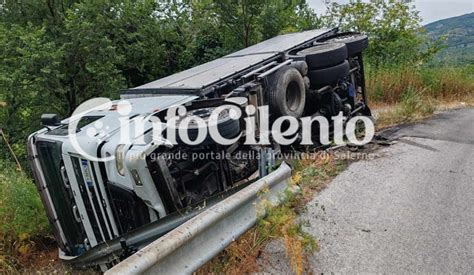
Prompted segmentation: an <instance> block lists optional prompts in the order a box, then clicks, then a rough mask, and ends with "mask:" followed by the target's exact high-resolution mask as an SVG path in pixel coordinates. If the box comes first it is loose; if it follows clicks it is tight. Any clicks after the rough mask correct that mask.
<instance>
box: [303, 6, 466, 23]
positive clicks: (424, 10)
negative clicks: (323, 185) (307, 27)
mask: <svg viewBox="0 0 474 275" xmlns="http://www.w3.org/2000/svg"><path fill="white" fill-rule="evenodd" d="M325 2H337V3H341V4H343V3H348V2H349V0H308V3H309V4H310V6H311V7H312V8H313V9H314V10H315V11H316V13H318V14H321V13H324V11H325V10H326V5H325V4H324V3H325ZM415 6H416V9H417V10H419V11H420V16H421V19H422V20H423V25H425V24H428V23H431V22H434V21H437V20H440V19H444V18H449V17H453V16H458V15H463V14H466V13H471V12H474V0H415Z"/></svg>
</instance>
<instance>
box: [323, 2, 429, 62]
mask: <svg viewBox="0 0 474 275" xmlns="http://www.w3.org/2000/svg"><path fill="white" fill-rule="evenodd" d="M322 20H323V23H324V25H326V26H331V27H334V26H339V27H340V29H341V30H342V31H356V32H362V33H365V34H367V35H368V36H369V37H370V46H369V49H368V51H367V55H368V57H369V58H370V60H371V61H372V63H373V64H374V65H381V64H398V63H406V62H413V63H418V62H422V61H424V60H426V59H427V58H429V57H431V56H432V55H433V53H434V52H435V51H436V45H435V44H431V43H430V42H429V40H428V39H427V37H425V36H424V35H423V29H422V28H421V19H420V17H419V15H418V11H416V10H415V8H414V5H413V1H411V0H406V1H398V0H388V1H379V0H370V1H362V0H354V1H351V2H349V4H344V5H340V4H337V3H333V4H331V5H330V6H329V7H328V10H327V12H326V14H325V16H323V18H322Z"/></svg>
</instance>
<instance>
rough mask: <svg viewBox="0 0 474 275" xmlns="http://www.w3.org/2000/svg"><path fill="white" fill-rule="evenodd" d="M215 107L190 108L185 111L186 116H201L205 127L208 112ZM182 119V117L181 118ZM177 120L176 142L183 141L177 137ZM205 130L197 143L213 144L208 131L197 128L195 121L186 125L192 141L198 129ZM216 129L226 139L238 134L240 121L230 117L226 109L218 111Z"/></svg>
mask: <svg viewBox="0 0 474 275" xmlns="http://www.w3.org/2000/svg"><path fill="white" fill-rule="evenodd" d="M214 109H215V107H208V108H200V109H196V110H191V111H189V112H188V113H187V116H198V117H200V118H202V119H203V120H204V121H205V122H206V126H205V128H207V125H208V123H209V118H210V113H211V112H212V111H213V110H214ZM182 119H184V118H182ZM180 122H181V120H180V121H178V122H177V125H176V137H177V141H178V143H184V141H183V140H182V139H181V138H180V137H179V123H180ZM204 130H206V133H207V136H206V137H205V138H204V140H203V141H202V142H201V143H200V144H199V145H210V144H214V143H215V141H214V140H213V139H212V137H211V135H210V133H209V131H207V129H199V127H198V125H197V124H196V123H190V124H188V126H187V133H188V137H189V139H190V140H192V141H194V140H196V138H197V137H198V133H199V131H204ZM217 130H218V131H219V134H220V135H221V136H222V137H223V138H226V139H232V138H235V137H236V136H237V135H239V134H240V132H241V129H240V121H239V120H238V119H233V118H231V117H230V115H229V112H228V111H223V112H221V113H220V115H219V118H218V121H217Z"/></svg>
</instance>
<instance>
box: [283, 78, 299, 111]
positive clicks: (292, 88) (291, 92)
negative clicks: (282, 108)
mask: <svg viewBox="0 0 474 275" xmlns="http://www.w3.org/2000/svg"><path fill="white" fill-rule="evenodd" d="M300 97H301V95H300V87H299V85H298V83H297V82H296V81H292V82H290V84H288V87H287V88H286V106H287V107H288V109H289V110H290V111H292V112H294V111H296V110H297V109H298V107H299V106H300V101H301V98H300Z"/></svg>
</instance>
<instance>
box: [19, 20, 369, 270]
mask: <svg viewBox="0 0 474 275" xmlns="http://www.w3.org/2000/svg"><path fill="white" fill-rule="evenodd" d="M367 46H368V40H367V37H366V36H365V35H362V34H359V33H338V30H337V29H319V30H311V31H305V32H300V33H291V34H286V35H281V36H277V37H275V38H272V39H269V40H267V41H264V42H261V43H259V44H256V45H253V46H251V47H249V48H246V49H243V50H240V51H238V52H235V53H232V54H229V55H227V56H224V57H222V58H219V59H216V60H214V61H211V62H208V63H206V64H203V65H200V66H197V67H194V68H191V69H189V70H186V71H183V72H179V73H176V74H174V75H171V76H168V77H165V78H162V79H159V80H156V81H154V82H151V83H148V84H145V85H142V86H140V87H136V88H132V89H129V90H127V91H124V92H123V93H122V94H121V101H120V100H117V101H112V102H110V104H105V105H101V106H99V107H94V108H90V109H87V108H86V109H84V110H83V111H82V112H80V115H76V116H74V115H73V116H72V117H70V118H68V119H64V120H62V121H61V120H59V119H58V117H57V116H55V115H51V114H48V115H44V116H43V117H42V122H43V124H44V126H45V128H44V129H42V130H39V131H37V132H35V133H33V134H32V135H31V136H30V137H29V138H28V153H29V160H30V164H31V168H32V171H33V174H34V177H35V181H36V184H37V187H38V190H39V193H40V195H41V198H42V201H43V204H44V206H45V208H46V212H47V214H48V218H49V221H50V223H51V225H52V228H53V230H54V234H55V238H56V240H57V243H58V246H59V254H60V258H61V259H63V260H65V261H68V262H71V263H73V264H75V265H78V266H97V265H100V266H102V267H103V268H107V267H110V266H112V265H114V264H115V263H117V262H118V261H120V260H122V259H124V258H126V257H127V256H129V255H130V254H133V253H134V252H135V251H137V250H138V249H140V248H142V247H144V246H145V245H147V244H148V243H150V242H152V241H153V240H155V239H157V238H158V237H160V236H162V235H164V234H165V233H167V232H169V231H170V230H172V229H173V228H175V227H177V226H178V225H180V224H182V223H183V222H184V221H186V220H188V219H190V218H191V217H193V216H195V215H196V214H198V213H200V212H201V211H203V209H205V208H206V207H208V206H210V205H212V204H214V203H216V202H218V201H220V200H222V199H223V198H225V197H226V196H229V195H230V194H232V193H235V192H237V191H238V190H240V189H241V188H243V187H245V186H248V185H249V184H252V182H253V181H255V180H257V179H259V178H261V177H262V176H264V175H266V174H268V173H271V169H272V167H274V165H275V163H274V160H273V159H272V157H271V156H272V154H268V152H269V151H272V150H279V147H278V145H275V144H270V145H268V144H267V145H247V144H244V142H243V140H245V138H246V136H248V135H249V134H253V135H255V136H257V137H258V136H259V134H260V132H259V127H258V125H257V127H255V129H254V130H253V131H254V132H253V133H249V129H248V128H247V129H246V128H245V127H244V125H243V124H244V123H243V121H242V120H241V119H236V118H233V117H232V116H231V115H230V113H229V112H225V111H224V112H221V113H220V114H219V117H218V119H217V129H218V131H219V133H220V135H221V136H223V137H225V138H227V139H235V142H233V143H232V144H227V145H222V144H218V143H216V142H214V140H213V139H212V138H209V137H208V136H205V137H204V138H202V139H201V141H200V142H198V143H197V144H196V143H195V144H191V145H189V144H187V143H186V142H183V141H182V140H180V139H179V138H178V140H177V143H173V144H170V143H167V142H166V138H167V137H166V135H161V136H159V137H157V136H156V134H153V131H151V130H152V128H153V121H152V120H153V119H152V118H157V119H159V121H166V120H167V119H168V118H167V115H166V114H167V111H169V109H170V108H174V107H175V106H178V105H183V106H185V107H186V112H185V113H182V114H180V117H179V120H183V119H185V118H186V117H187V116H191V115H192V116H198V117H200V118H202V119H203V121H208V119H209V117H210V114H211V113H212V111H213V110H215V109H216V108H218V107H219V106H222V105H224V104H227V105H232V106H234V107H235V108H240V109H241V110H242V111H243V112H244V109H246V108H247V107H248V106H254V107H256V109H258V107H261V106H265V105H268V108H269V114H270V115H269V118H268V119H269V120H273V121H274V120H276V119H277V118H278V117H281V116H292V117H295V118H300V117H302V116H316V115H319V116H326V117H331V116H336V115H337V114H339V113H341V112H342V113H343V115H344V117H346V118H350V117H352V116H355V115H364V116H370V109H369V108H368V106H367V97H366V92H365V82H364V66H363V60H362V52H363V51H364V50H365V49H366V48H367ZM124 100H126V101H127V102H128V107H127V108H125V109H127V112H123V110H121V107H120V102H123V101H124ZM122 109H123V108H122ZM254 115H255V116H258V115H259V113H258V111H257V112H255V114H254ZM124 116H126V117H127V120H123V117H124ZM121 118H122V119H121ZM124 121H126V122H125V123H124ZM139 122H140V123H142V124H143V126H142V127H138V128H139V129H140V130H139V131H134V133H133V137H132V138H131V140H130V141H128V142H127V143H124V142H123V139H122V138H121V137H122V135H121V134H120V131H123V129H124V128H125V129H137V128H136V127H134V126H135V124H138V123H139ZM73 125H74V127H73ZM127 127H128V128H127ZM199 127H200V126H199V125H197V124H193V123H188V124H187V128H186V129H182V127H181V128H180V127H177V128H176V129H175V130H176V131H186V132H187V134H188V136H189V137H190V139H195V137H196V136H197V132H198V130H199ZM71 128H74V129H73V131H72V130H71ZM99 130H100V131H99ZM72 136H74V137H72ZM211 152H212V153H215V154H209V153H211ZM221 153H225V156H226V157H215V156H217V155H219V154H221ZM254 153H256V154H259V155H260V157H259V158H255V157H251V156H253V155H255V154H254ZM262 153H263V154H262ZM183 154H187V155H188V156H189V155H190V154H196V155H199V156H202V157H196V158H189V157H188V158H186V157H182V158H180V157H172V156H176V155H183ZM262 155H263V156H265V157H261V156H262ZM136 156H140V157H136ZM157 156H159V157H157ZM168 156H169V157H168ZM242 156H244V157H242Z"/></svg>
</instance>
